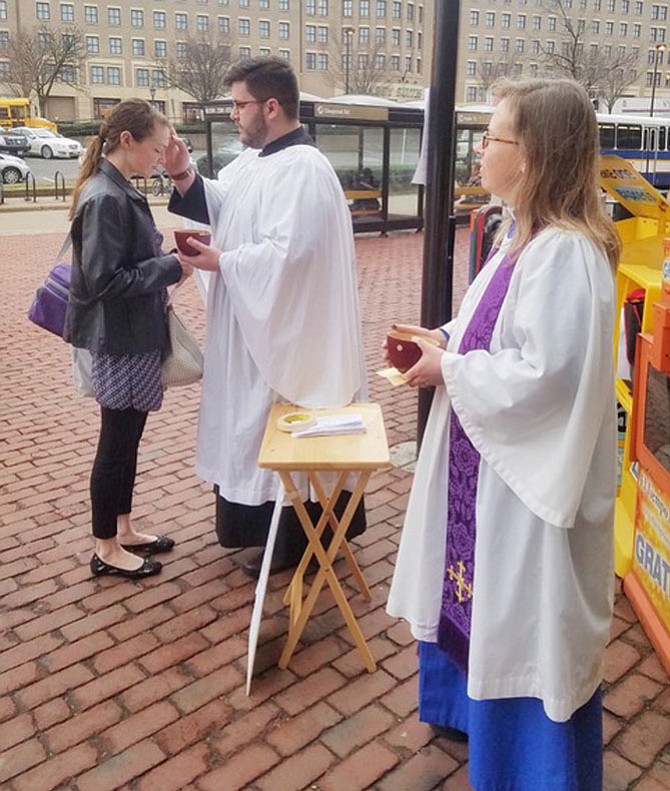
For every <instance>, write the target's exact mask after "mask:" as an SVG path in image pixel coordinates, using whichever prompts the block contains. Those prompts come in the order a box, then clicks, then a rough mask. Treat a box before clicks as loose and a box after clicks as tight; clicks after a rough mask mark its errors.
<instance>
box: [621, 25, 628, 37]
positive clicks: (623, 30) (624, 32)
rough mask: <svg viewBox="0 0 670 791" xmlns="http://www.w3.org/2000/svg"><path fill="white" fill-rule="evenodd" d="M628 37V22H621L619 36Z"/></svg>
mask: <svg viewBox="0 0 670 791" xmlns="http://www.w3.org/2000/svg"><path fill="white" fill-rule="evenodd" d="M627 35H628V22H619V36H620V37H621V38H626V36H627Z"/></svg>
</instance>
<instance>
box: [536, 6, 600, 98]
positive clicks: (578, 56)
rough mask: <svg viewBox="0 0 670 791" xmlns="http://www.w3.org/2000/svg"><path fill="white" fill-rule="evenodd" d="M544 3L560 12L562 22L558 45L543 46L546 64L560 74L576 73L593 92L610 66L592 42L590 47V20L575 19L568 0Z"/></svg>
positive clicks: (554, 11)
mask: <svg viewBox="0 0 670 791" xmlns="http://www.w3.org/2000/svg"><path fill="white" fill-rule="evenodd" d="M543 6H544V8H545V9H546V10H548V11H551V12H553V13H555V14H557V15H558V25H559V26H560V28H561V31H560V35H561V41H560V46H559V48H558V49H553V50H550V49H548V48H547V45H544V46H542V47H541V53H542V60H543V61H544V65H545V67H547V70H548V71H549V72H551V73H554V74H556V75H558V76H563V77H572V79H574V80H577V82H579V83H581V84H582V85H583V86H584V88H585V89H586V90H587V91H588V92H589V93H590V94H593V93H594V92H595V89H596V87H597V86H598V85H599V83H600V82H601V81H602V79H603V77H604V71H603V69H606V68H609V66H607V64H606V63H605V61H604V59H603V57H602V55H601V54H600V52H597V51H595V50H594V49H593V48H592V47H591V46H588V49H587V44H590V43H591V40H590V38H589V39H587V37H586V20H585V19H578V20H577V21H575V20H574V19H573V18H572V16H571V14H570V13H569V11H570V9H569V7H568V6H567V5H566V3H565V2H564V0H545V2H544V3H543Z"/></svg>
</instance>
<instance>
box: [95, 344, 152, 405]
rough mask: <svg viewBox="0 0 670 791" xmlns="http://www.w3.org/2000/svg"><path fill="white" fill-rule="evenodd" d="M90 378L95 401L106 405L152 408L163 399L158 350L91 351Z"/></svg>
mask: <svg viewBox="0 0 670 791" xmlns="http://www.w3.org/2000/svg"><path fill="white" fill-rule="evenodd" d="M91 358H92V365H91V380H92V384H93V389H94V390H95V398H96V401H97V402H98V403H99V404H100V406H102V407H105V408H106V409H135V410H137V411H138V412H156V411H157V410H159V409H160V408H161V405H162V403H163V383H162V381H161V352H160V349H156V350H155V351H151V352H143V353H142V354H102V353H99V352H92V353H91Z"/></svg>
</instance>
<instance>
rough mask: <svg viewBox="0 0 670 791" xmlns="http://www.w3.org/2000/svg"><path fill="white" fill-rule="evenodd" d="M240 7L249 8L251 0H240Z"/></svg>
mask: <svg viewBox="0 0 670 791" xmlns="http://www.w3.org/2000/svg"><path fill="white" fill-rule="evenodd" d="M239 5H240V8H249V0H239Z"/></svg>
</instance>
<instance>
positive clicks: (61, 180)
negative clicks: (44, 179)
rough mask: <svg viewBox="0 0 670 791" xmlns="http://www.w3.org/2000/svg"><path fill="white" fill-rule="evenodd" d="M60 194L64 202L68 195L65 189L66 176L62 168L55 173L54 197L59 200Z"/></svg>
mask: <svg viewBox="0 0 670 791" xmlns="http://www.w3.org/2000/svg"><path fill="white" fill-rule="evenodd" d="M60 195H62V199H63V202H65V199H66V197H67V191H66V189H65V176H64V175H63V173H62V172H61V171H60V170H57V171H56V172H55V173H54V198H56V200H59V197H60Z"/></svg>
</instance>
